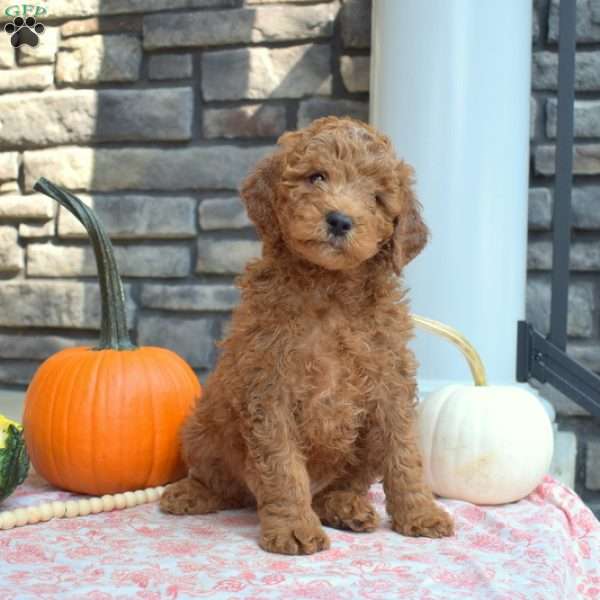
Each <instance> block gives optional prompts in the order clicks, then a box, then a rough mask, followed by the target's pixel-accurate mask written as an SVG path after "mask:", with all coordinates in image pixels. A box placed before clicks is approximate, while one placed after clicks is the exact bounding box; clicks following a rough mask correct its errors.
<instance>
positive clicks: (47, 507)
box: [38, 502, 54, 521]
mask: <svg viewBox="0 0 600 600" xmlns="http://www.w3.org/2000/svg"><path fill="white" fill-rule="evenodd" d="M38 508H39V510H40V521H49V520H50V519H51V518H52V517H53V516H54V511H53V510H52V504H50V503H49V502H44V503H43V504H40V505H39V507H38Z"/></svg>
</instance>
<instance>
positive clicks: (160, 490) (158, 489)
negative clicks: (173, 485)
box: [156, 485, 165, 498]
mask: <svg viewBox="0 0 600 600" xmlns="http://www.w3.org/2000/svg"><path fill="white" fill-rule="evenodd" d="M156 491H157V492H158V496H159V498H160V496H162V495H163V494H164V493H165V486H164V485H159V486H158V487H157V488H156Z"/></svg>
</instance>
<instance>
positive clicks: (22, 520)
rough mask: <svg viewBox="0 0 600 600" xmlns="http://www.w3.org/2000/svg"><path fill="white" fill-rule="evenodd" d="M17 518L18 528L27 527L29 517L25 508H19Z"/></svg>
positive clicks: (16, 511) (16, 512)
mask: <svg viewBox="0 0 600 600" xmlns="http://www.w3.org/2000/svg"><path fill="white" fill-rule="evenodd" d="M15 518H16V519H17V527H22V526H23V525H27V521H28V516H27V511H26V510H25V509H24V508H17V509H16V510H15Z"/></svg>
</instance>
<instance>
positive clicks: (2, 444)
mask: <svg viewBox="0 0 600 600" xmlns="http://www.w3.org/2000/svg"><path fill="white" fill-rule="evenodd" d="M28 471H29V456H28V455H27V449H26V448H25V439H24V437H23V428H22V427H21V425H19V424H18V423H16V422H15V421H11V420H10V419H7V418H6V417H4V416H3V415H0V502H2V500H4V499H5V498H7V497H8V496H10V494H12V493H13V492H14V491H15V488H16V487H17V486H18V485H19V484H21V483H23V481H25V477H27V472H28Z"/></svg>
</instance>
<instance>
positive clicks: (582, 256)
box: [0, 0, 600, 510]
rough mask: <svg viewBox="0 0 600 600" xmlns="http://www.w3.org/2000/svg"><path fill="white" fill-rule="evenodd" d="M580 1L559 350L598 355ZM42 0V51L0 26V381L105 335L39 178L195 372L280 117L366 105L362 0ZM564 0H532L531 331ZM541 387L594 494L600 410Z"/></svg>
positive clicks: (231, 300)
mask: <svg viewBox="0 0 600 600" xmlns="http://www.w3.org/2000/svg"><path fill="white" fill-rule="evenodd" d="M577 5H578V42H579V44H580V45H579V47H578V56H577V104H576V136H577V144H576V154H575V173H576V175H575V192H574V225H575V230H574V240H573V248H572V269H573V278H572V285H571V289H570V315H569V324H568V328H569V335H570V343H569V351H570V352H571V353H572V354H573V355H574V356H575V357H576V358H577V359H578V360H580V361H582V362H583V363H584V364H586V365H587V366H589V367H591V368H593V369H595V370H596V371H599V372H600V319H599V311H600V303H599V302H598V294H599V292H600V50H599V49H598V48H600V2H599V1H598V0H578V4H577ZM46 6H47V7H48V10H49V15H48V16H47V17H44V19H42V21H43V23H44V24H46V26H47V27H46V31H45V33H44V34H43V35H42V42H41V44H40V46H39V47H38V48H35V49H31V48H29V47H21V48H20V49H19V50H18V51H17V52H15V51H14V50H13V49H12V48H11V46H10V45H9V44H8V40H7V39H4V41H3V42H2V40H0V194H1V195H0V386H2V385H3V386H15V387H19V386H24V385H25V384H26V383H27V381H28V380H29V379H30V377H31V375H32V373H33V372H34V371H35V369H36V367H37V365H38V364H39V362H40V361H41V360H43V359H44V358H46V357H47V356H49V355H50V354H51V353H53V352H55V351H57V350H59V349H61V348H65V347H68V346H71V345H73V344H81V343H93V341H94V339H95V336H96V335H97V327H98V323H99V307H98V289H97V285H96V283H95V280H94V275H95V267H94V264H93V259H92V255H91V252H90V249H89V245H88V244H87V242H86V239H85V235H84V233H83V231H82V229H81V228H80V227H79V226H78V224H77V223H76V222H75V221H74V220H73V219H72V218H71V217H70V215H68V214H67V213H66V212H65V211H62V210H60V211H58V210H57V209H56V206H55V205H54V204H53V202H52V201H50V200H48V199H45V198H43V197H40V196H38V195H36V194H33V193H32V184H33V182H34V181H35V179H36V178H37V177H38V176H40V175H44V176H47V177H49V178H50V179H52V180H54V181H56V182H57V183H60V184H63V185H65V186H68V187H69V188H70V189H72V190H73V191H76V192H78V193H79V194H80V195H81V196H82V197H83V198H85V199H87V200H88V201H89V202H90V203H92V204H93V206H94V208H95V209H96V210H97V212H98V214H99V216H100V218H101V219H102V221H103V222H104V223H105V225H106V227H107V229H108V231H109V233H110V235H111V237H112V239H113V241H114V245H115V250H116V253H117V259H118V261H119V264H120V267H121V271H122V273H123V276H124V280H125V282H126V288H127V296H128V310H129V319H130V324H131V326H132V331H133V335H134V338H135V339H136V340H137V341H138V342H139V343H141V344H160V345H164V346H169V347H172V348H175V349H176V350H177V351H178V352H179V353H181V354H182V355H183V356H184V357H185V358H186V359H187V360H188V361H189V362H190V363H191V364H192V366H193V367H194V368H195V369H196V370H197V371H198V372H199V374H200V375H201V376H203V375H204V374H205V373H206V371H207V370H208V369H210V366H211V365H212V364H213V361H214V358H215V349H214V340H215V339H216V338H219V337H220V336H221V334H222V331H223V328H224V326H225V324H226V322H227V315H228V311H230V309H231V308H232V307H233V306H235V304H236V302H237V299H238V295H237V292H236V290H235V288H234V287H233V285H232V283H233V278H234V276H235V274H236V273H238V272H239V271H240V270H241V269H242V268H243V265H244V263H245V262H246V261H247V260H248V259H249V258H251V257H253V256H256V255H257V254H258V252H259V245H258V243H257V241H256V238H255V235H254V233H253V230H252V228H251V227H250V225H249V222H248V219H247V217H246V214H245V212H244V210H243V208H242V205H241V204H240V201H239V199H238V197H237V194H236V188H237V186H238V184H239V182H240V180H241V179H242V177H243V176H244V174H245V173H246V172H247V170H248V169H249V168H250V166H251V165H252V164H253V163H254V162H255V161H256V160H257V159H258V158H260V157H261V156H262V155H263V154H264V153H265V152H267V151H269V149H271V148H272V147H273V144H274V143H275V140H276V139H277V136H278V135H279V134H280V133H281V132H283V131H284V130H286V129H293V128H296V127H299V126H303V125H305V124H307V123H308V122H310V121H311V120H312V119H314V118H316V117H319V116H323V115H326V114H350V115H354V116H357V117H359V118H366V117H367V112H368V110H367V109H368V86H369V81H368V79H369V78H368V73H369V44H370V31H369V22H370V14H369V6H370V3H369V1H368V0H344V1H343V2H342V1H337V0H335V1H328V0H321V1H319V0H295V1H293V2H286V1H285V0H279V1H274V0H246V1H245V2H243V1H242V0H148V1H147V2H145V3H143V5H142V3H140V2H137V1H134V0H122V1H120V2H109V1H108V0H86V1H84V0H55V1H53V2H51V3H47V5H46ZM557 7H558V2H557V0H536V1H535V5H534V31H533V45H534V57H533V65H532V67H533V90H532V99H531V108H532V121H531V139H532V152H531V153H532V158H531V165H532V166H531V193H530V199H529V205H530V245H529V269H530V273H529V282H528V317H529V319H530V320H531V321H532V322H533V323H534V324H535V326H536V327H537V328H538V329H539V330H540V331H545V330H546V329H547V326H548V313H549V268H550V258H551V252H550V224H551V206H552V180H553V177H552V176H553V170H554V163H553V156H554V154H553V152H554V141H555V136H556V100H555V97H556V79H557ZM0 33H1V32H0ZM549 393H550V394H551V392H549ZM551 395H552V398H553V400H554V403H555V405H556V406H557V408H558V412H559V417H558V420H559V426H560V427H561V429H563V430H564V431H563V433H564V435H562V436H561V438H560V444H561V447H560V452H561V453H562V454H564V457H565V461H566V462H567V463H568V461H569V460H572V458H573V456H574V455H575V453H576V454H577V459H576V460H577V462H576V478H577V481H576V487H577V490H578V491H579V492H580V493H581V494H582V495H583V496H584V497H585V498H586V499H587V500H588V501H589V502H590V504H592V505H594V506H595V507H596V508H598V509H599V510H600V476H599V473H600V442H598V439H600V436H599V431H600V426H599V425H598V423H597V421H594V420H592V419H590V418H589V417H587V416H586V415H585V413H584V412H583V411H582V410H580V409H579V408H578V407H576V406H575V405H573V404H572V403H569V402H568V401H566V400H565V399H564V398H562V397H561V396H560V395H558V394H551ZM568 432H573V433H571V434H569V433H568ZM575 434H576V435H575ZM566 468H567V470H569V467H566ZM570 470H573V469H572V468H571V469H570Z"/></svg>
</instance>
